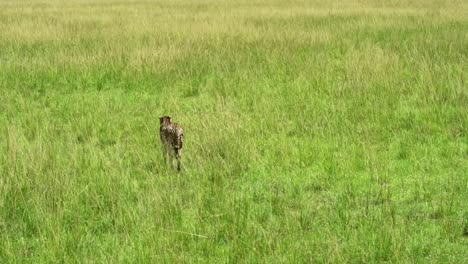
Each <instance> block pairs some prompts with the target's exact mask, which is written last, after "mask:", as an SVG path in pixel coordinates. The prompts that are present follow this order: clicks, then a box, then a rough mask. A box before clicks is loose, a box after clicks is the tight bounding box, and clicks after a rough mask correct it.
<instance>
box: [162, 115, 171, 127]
mask: <svg viewBox="0 0 468 264" xmlns="http://www.w3.org/2000/svg"><path fill="white" fill-rule="evenodd" d="M170 123H171V117H170V116H161V117H160V118H159V124H160V125H169V124H170Z"/></svg>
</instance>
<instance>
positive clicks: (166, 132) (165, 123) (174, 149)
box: [159, 116, 184, 171]
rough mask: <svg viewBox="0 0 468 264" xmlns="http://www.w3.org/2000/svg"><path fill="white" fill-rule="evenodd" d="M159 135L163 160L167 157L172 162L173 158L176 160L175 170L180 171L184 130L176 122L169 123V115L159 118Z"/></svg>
mask: <svg viewBox="0 0 468 264" xmlns="http://www.w3.org/2000/svg"><path fill="white" fill-rule="evenodd" d="M159 126H160V127H159V136H160V138H161V145H162V148H163V156H164V160H165V161H166V163H167V159H168V157H169V160H170V162H171V164H173V163H172V162H173V158H175V159H176V160H177V171H180V163H181V161H180V159H181V155H182V145H183V142H184V132H183V130H182V127H180V126H179V125H178V124H175V123H171V117H170V116H162V117H160V118H159Z"/></svg>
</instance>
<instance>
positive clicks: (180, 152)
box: [176, 149, 182, 171]
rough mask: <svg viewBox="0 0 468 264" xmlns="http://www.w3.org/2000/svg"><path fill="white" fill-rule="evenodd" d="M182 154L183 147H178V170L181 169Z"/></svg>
mask: <svg viewBox="0 0 468 264" xmlns="http://www.w3.org/2000/svg"><path fill="white" fill-rule="evenodd" d="M181 156H182V150H181V149H176V160H177V171H180V165H181V161H180V158H181Z"/></svg>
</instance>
